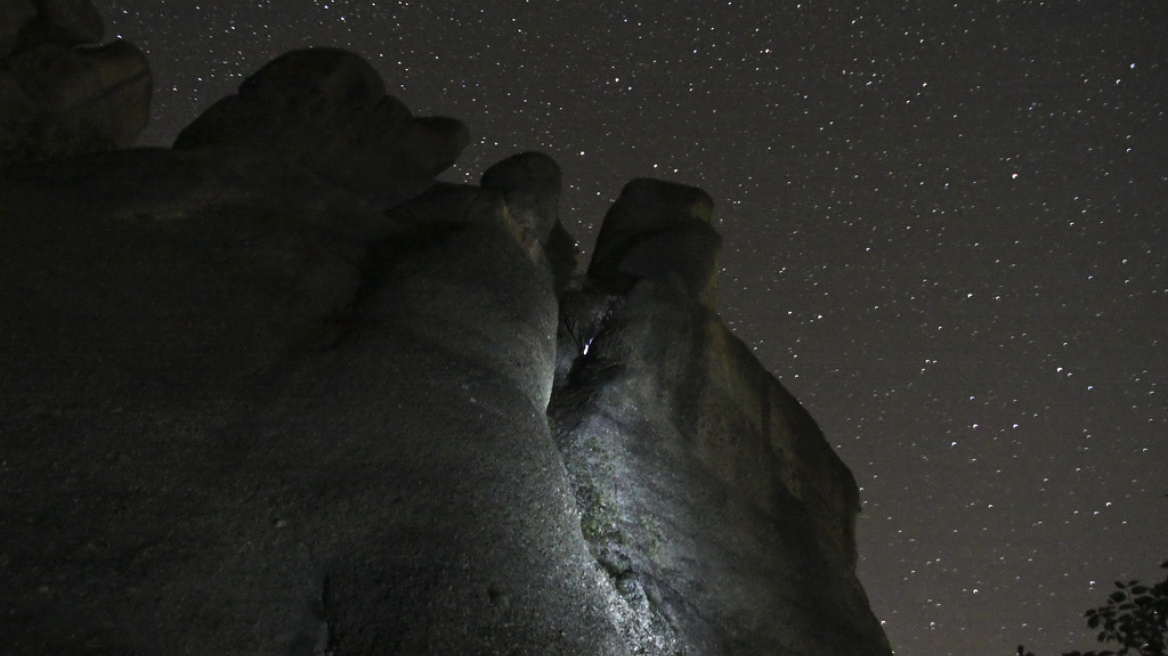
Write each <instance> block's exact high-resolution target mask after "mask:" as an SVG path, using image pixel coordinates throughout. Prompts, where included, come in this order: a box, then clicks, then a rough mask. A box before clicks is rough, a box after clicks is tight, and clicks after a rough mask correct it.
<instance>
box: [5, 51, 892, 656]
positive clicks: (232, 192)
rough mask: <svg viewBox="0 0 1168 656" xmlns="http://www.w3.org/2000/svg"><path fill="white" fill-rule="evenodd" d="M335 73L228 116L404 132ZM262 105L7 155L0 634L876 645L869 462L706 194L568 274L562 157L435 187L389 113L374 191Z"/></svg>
mask: <svg viewBox="0 0 1168 656" xmlns="http://www.w3.org/2000/svg"><path fill="white" fill-rule="evenodd" d="M298 58H300V61H301V64H303V63H304V62H308V64H311V65H308V66H307V69H308V70H311V69H313V66H314V65H316V64H319V65H322V66H324V69H326V72H327V71H331V72H328V73H327V74H324V75H308V76H306V77H305V78H304V79H303V80H302V81H301V84H302V85H303V88H297V82H296V75H297V72H304V71H305V70H306V68H305V66H303V65H301V64H297V63H296V61H297V59H298ZM349 61H350V57H349V56H348V55H345V54H340V53H337V52H335V51H325V52H316V51H314V52H311V53H299V54H296V55H295V56H293V57H292V58H291V60H289V61H285V62H284V64H288V67H287V68H281V67H282V66H283V65H284V64H281V66H276V67H275V68H274V69H272V70H274V71H275V73H276V74H273V75H271V76H266V75H257V76H256V78H253V79H258V81H257V82H255V83H254V88H252V90H251V91H249V92H247V93H241V95H240V96H239V97H237V98H236V100H235V101H233V102H232V103H228V104H227V106H226V109H224V110H222V111H223V112H224V113H223V114H221V115H220V116H221V117H222V116H229V115H233V116H235V117H236V118H238V117H239V116H250V117H251V118H249V119H248V120H253V121H254V123H253V124H254V125H257V126H260V125H263V121H262V120H261V110H262V109H263V108H265V107H267V108H268V109H271V110H273V111H275V113H276V114H275V117H274V119H273V122H274V123H280V122H281V121H283V125H285V126H291V125H295V126H298V127H296V130H307V129H308V127H309V126H312V125H317V124H316V123H314V122H313V121H315V120H316V119H315V118H313V117H319V116H325V115H327V116H331V117H332V118H331V119H329V121H326V122H325V124H327V125H331V124H332V123H330V121H340V122H341V123H344V121H343V120H342V119H343V118H344V116H346V114H345V112H346V111H351V112H353V113H351V114H349V115H347V116H349V117H350V118H354V120H357V119H360V118H361V117H365V119H366V120H367V124H366V127H369V129H384V128H386V125H387V124H386V123H384V122H382V121H381V118H384V117H385V115H384V114H383V113H382V109H378V108H384V107H387V103H388V104H389V105H392V103H390V102H389V101H388V100H386V98H385V97H384V96H383V95H382V94H381V92H380V91H379V87H378V85H377V83H376V82H377V81H376V78H375V76H371V75H369V70H368V69H366V68H362V67H360V66H355V65H350V63H346V62H349ZM313 62H315V63H316V64H312V63H313ZM272 70H269V71H268V72H269V73H271V72H272ZM318 72H319V71H318ZM322 85H323V87H322ZM245 86H247V85H245ZM345 93H349V94H351V102H352V103H353V107H351V108H349V110H346V109H345V108H344V107H343V105H344V104H345V103H344V102H342V100H341V97H342V96H343V94H345ZM248 94H254V96H253V97H251V98H250V99H247V98H245V96H247V95H248ZM322 99H326V100H324V101H322ZM269 101H270V102H269ZM314 108H315V109H314ZM390 109H392V107H390ZM386 111H389V110H386ZM402 111H404V109H403V110H402ZM394 112H396V110H394ZM253 114H254V115H253ZM214 115H215V114H212V113H209V114H208V116H211V117H213V116H214ZM395 115H396V116H399V118H400V117H401V116H407V117H408V112H406V113H405V114H404V115H403V114H401V112H396V114H395ZM290 116H291V118H290ZM216 120H217V119H216ZM214 124H215V121H211V122H209V123H206V124H204V127H206V126H210V125H214ZM245 124H247V122H246V121H243V122H242V123H239V122H236V121H235V120H234V119H233V120H232V121H227V120H226V119H224V121H223V122H222V123H218V125H219V126H220V127H221V128H222V131H216V130H210V129H209V128H208V131H207V132H201V130H202V129H203V128H199V129H193V128H194V126H192V132H190V133H189V134H188V136H187V137H184V139H186V138H189V139H191V140H192V141H190V142H187V146H189V147H185V148H181V149H176V150H167V149H135V150H121V151H112V152H102V153H93V154H88V155H84V156H74V157H69V158H59V159H55V160H53V161H45V162H23V163H21V164H19V165H9V166H6V167H4V168H3V170H2V171H0V217H2V218H3V220H2V221H0V326H2V327H3V330H2V331H0V371H2V372H4V375H3V376H0V500H2V503H3V508H4V512H3V513H0V581H3V585H0V652H2V653H4V654H14V655H17V656H24V655H29V656H40V655H42V654H59V655H62V656H81V655H86V656H89V655H93V654H105V655H110V656H112V655H115V654H116V655H121V654H138V655H141V656H162V655H164V654H222V655H225V656H230V655H233V654H237V655H240V656H243V655H245V654H247V655H254V654H271V655H273V656H275V655H279V656H320V655H322V654H330V655H332V656H358V655H360V656H379V655H386V656H388V655H389V654H421V653H432V654H459V655H461V654H483V655H486V654H550V655H563V656H632V655H633V654H647V655H653V656H675V655H676V654H694V655H698V654H703V655H707V654H708V655H721V654H764V653H765V654H796V653H818V654H827V655H830V656H845V655H846V656H888V655H889V654H890V651H889V649H888V646H887V642H886V641H885V640H884V636H883V634H882V633H881V631H880V628H879V625H878V624H877V623H876V622H875V619H874V618H873V617H872V615H871V612H870V610H869V609H868V606H867V603H866V601H865V599H864V594H863V590H862V589H860V587H859V584H858V582H857V581H856V579H855V575H854V571H853V570H854V565H855V551H854V549H855V543H854V535H853V528H852V526H853V525H852V521H853V518H854V515H855V512H856V510H857V509H858V497H857V492H856V487H855V483H854V481H853V480H852V478H851V475H850V473H849V472H848V470H847V468H846V467H844V466H843V464H842V463H840V462H839V460H838V459H837V458H836V457H835V454H834V452H833V451H832V450H831V448H830V447H829V446H828V445H827V443H826V441H825V440H824V439H823V436H822V435H821V434H820V433H819V431H818V428H816V426H815V423H814V421H812V420H811V418H810V417H809V416H808V415H807V414H806V412H804V411H803V409H802V408H801V407H800V406H799V405H798V403H797V402H796V401H795V399H794V398H792V397H791V395H790V394H788V393H787V392H786V391H785V390H783V389H782V387H781V386H780V385H779V384H778V382H777V381H776V380H775V379H774V378H773V377H772V376H770V374H768V373H767V372H766V371H764V370H763V369H762V367H761V366H760V365H759V364H758V362H757V361H756V360H754V358H753V357H752V356H751V354H750V352H749V350H748V349H747V348H746V347H745V346H744V345H743V344H742V343H741V342H738V341H737V340H736V339H734V338H733V337H732V336H731V335H730V334H729V332H728V331H727V330H726V328H725V326H723V325H722V323H721V321H720V320H719V319H718V317H717V315H716V314H715V313H714V311H713V309H712V305H711V303H712V299H713V287H714V285H715V283H716V276H715V275H714V274H715V273H716V269H713V268H712V266H713V264H714V263H716V257H717V247H718V244H719V241H718V239H717V235H716V233H713V231H712V228H710V227H709V218H710V211H711V207H712V203H711V202H710V200H709V198H708V196H706V195H705V194H704V193H703V192H701V191H700V190H696V189H693V188H689V187H683V186H680V185H673V184H670V183H663V182H657V181H637V182H634V183H632V184H630V186H629V187H627V188H626V190H625V193H624V194H622V196H621V200H620V201H618V203H617V204H616V206H614V208H613V210H612V211H611V212H610V213H609V219H608V220H609V221H610V222H611V223H610V224H608V225H606V226H605V228H604V229H603V230H602V240H601V241H602V244H599V245H598V247H597V249H596V253H597V255H596V256H595V258H597V259H594V261H593V266H592V268H591V269H590V271H591V272H592V274H593V275H592V277H590V278H589V279H586V280H583V281H581V280H573V281H572V284H571V285H570V286H569V289H568V291H566V292H565V293H564V294H563V295H562V296H559V297H558V294H557V290H558V289H559V288H560V287H561V286H563V285H565V284H567V283H566V282H565V280H564V279H565V278H567V276H568V273H567V272H568V271H570V268H571V264H572V263H574V244H573V243H572V240H571V238H570V236H568V235H567V232H566V231H565V230H564V229H563V226H562V225H561V224H560V222H559V220H558V211H557V208H556V203H555V199H556V198H557V197H558V195H559V177H560V173H559V167H558V166H557V165H556V164H555V162H554V161H552V160H551V159H550V158H548V157H547V156H545V155H540V154H536V153H524V154H520V155H517V156H515V157H513V158H509V159H507V160H504V161H503V162H500V163H499V164H497V165H495V166H494V167H492V168H491V169H489V170H488V171H487V172H486V173H485V174H484V175H483V177H482V183H481V184H480V185H455V184H448V183H441V182H438V183H435V182H433V181H432V179H431V176H432V174H433V172H434V170H435V169H436V167H437V164H435V162H440V161H445V160H446V159H449V158H450V157H451V156H452V155H451V152H452V151H451V149H450V146H451V142H450V141H449V140H448V139H447V138H446V137H449V136H450V134H451V133H447V132H442V131H441V130H439V131H437V132H430V131H428V129H429V128H427V127H426V126H427V125H432V123H428V122H427V121H418V120H415V119H408V120H407V119H402V120H400V121H399V122H398V123H395V124H394V125H397V127H398V128H400V129H401V132H400V133H399V134H398V135H397V137H395V138H399V139H400V140H399V141H393V139H391V138H390V136H388V134H384V135H382V136H384V137H385V139H386V140H387V141H386V142H385V143H387V144H390V145H393V144H396V145H393V147H394V148H399V150H398V151H395V152H396V154H394V155H392V156H391V157H390V158H389V159H387V160H381V162H382V163H383V164H385V165H386V166H389V167H390V168H389V169H386V170H383V171H381V172H379V175H380V176H382V177H381V180H382V182H385V183H386V184H388V185H390V186H391V187H392V188H393V191H392V193H388V194H386V193H378V192H376V191H375V190H372V189H371V188H370V187H368V186H363V185H364V184H365V183H370V184H371V181H372V178H361V179H358V178H354V177H351V176H339V177H336V178H333V177H329V176H328V175H326V173H327V171H328V170H327V169H322V168H320V166H321V163H322V162H325V161H333V160H326V159H321V158H320V157H317V155H319V153H312V152H309V151H304V152H299V151H296V150H295V148H294V144H293V143H292V137H293V135H295V134H299V133H298V132H296V130H292V129H291V128H289V131H288V132H282V133H280V135H283V136H282V137H281V138H283V139H286V141H284V142H281V141H280V140H279V139H277V140H276V141H275V145H274V150H271V149H270V150H265V149H263V148H261V147H259V144H250V145H249V144H248V143H241V142H239V141H237V140H236V139H235V138H234V137H232V138H231V139H223V140H219V137H222V136H224V135H227V134H234V133H233V132H232V130H235V129H237V127H233V126H238V125H245ZM196 125H199V124H198V123H197V124H196ZM333 127H334V128H336V129H338V130H342V131H343V130H344V128H343V126H342V127H338V126H336V125H334V126H333ZM200 134H202V135H205V136H206V141H205V142H204V141H200V139H202V137H200V136H199V135H200ZM271 134H273V135H275V134H276V133H274V132H273V133H271ZM360 134H362V133H361V132H359V131H358V132H353V133H351V136H354V138H356V137H357V136H359V135H360ZM409 134H413V135H414V136H412V137H411V136H408V135H409ZM443 134H445V135H446V137H443V136H442V135H443ZM403 135H405V136H403ZM419 135H421V136H419ZM427 135H428V136H427ZM276 136H279V135H276ZM303 136H304V138H305V139H310V138H311V135H309V134H308V133H303ZM196 137H198V138H196ZM333 137H337V133H334V134H333V136H332V137H321V139H322V141H320V142H318V143H319V144H320V145H321V146H322V147H324V148H325V149H326V151H328V149H329V148H335V149H334V150H331V151H328V152H327V153H326V154H328V157H330V158H334V159H335V163H336V164H337V166H338V167H339V169H340V170H348V169H346V168H345V167H346V166H349V165H350V164H353V165H354V166H355V164H354V163H353V162H349V163H346V162H347V160H346V159H345V158H346V157H347V156H350V155H351V156H353V157H356V158H357V160H356V161H358V162H363V163H364V164H366V165H368V164H369V163H370V161H371V160H370V159H369V158H372V157H375V156H376V154H375V153H372V152H369V151H366V150H364V149H363V148H362V147H360V146H353V147H351V148H348V149H346V148H345V147H342V145H341V144H339V143H337V142H334V141H332V140H331V139H332V138H333ZM240 138H241V139H242V138H243V137H242V136H240ZM411 140H412V141H411ZM196 142H199V143H200V144H201V145H198V146H196V145H195V143H196ZM407 142H409V143H408V144H407ZM330 144H331V145H330ZM427 144H428V145H427ZM429 147H432V148H433V149H434V150H433V151H432V152H428V153H427V152H425V149H426V148H429ZM346 153H348V154H349V155H346ZM361 158H366V159H361ZM395 158H396V159H395ZM427 162H429V164H427ZM395 166H396V167H398V168H396V169H394V168H393V167H395ZM357 182H361V184H357ZM407 183H408V184H407ZM393 185H397V186H396V187H394V186H393ZM395 199H396V200H395ZM678 244H683V245H685V244H688V246H686V247H685V248H684V249H682V251H681V252H680V253H677V252H672V251H673V250H674V249H676V248H678ZM654 249H666V250H669V251H671V252H670V253H668V254H667V255H668V256H667V257H666V256H663V254H662V253H658V252H656V251H655V250H654ZM687 255H688V256H692V258H693V259H692V261H690V262H688V263H687V262H686V260H685V257H683V256H687Z"/></svg>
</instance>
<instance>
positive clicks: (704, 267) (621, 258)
mask: <svg viewBox="0 0 1168 656" xmlns="http://www.w3.org/2000/svg"><path fill="white" fill-rule="evenodd" d="M713 206H714V204H713V201H712V200H710V197H709V196H707V195H706V193H705V192H704V191H702V190H701V189H697V188H694V187H687V186H685V185H679V184H675V183H670V182H664V181H660V180H652V179H647V178H646V179H640V180H633V181H632V182H630V183H628V184H627V185H625V188H624V189H623V190H622V191H621V195H620V197H619V198H617V200H616V203H615V204H613V206H612V208H610V209H609V211H608V214H607V215H606V216H605V217H604V223H603V224H602V225H601V228H600V234H599V235H598V236H597V238H596V250H595V251H594V254H593V256H592V262H591V263H590V264H589V266H588V279H589V280H590V281H591V282H592V283H593V284H594V285H596V287H597V288H598V289H602V290H604V291H606V292H609V293H616V294H623V293H625V292H627V291H628V290H629V289H631V288H632V285H633V284H634V283H635V282H636V281H637V280H641V279H648V280H656V281H658V282H662V283H666V282H668V283H669V284H672V285H677V286H679V288H681V289H684V290H685V291H686V293H687V294H689V295H690V296H692V297H694V298H698V299H701V300H702V302H703V303H705V304H706V305H708V306H710V307H713V305H714V303H715V295H716V294H717V285H718V255H719V253H720V252H721V249H722V238H721V237H720V236H719V235H718V233H717V232H716V231H715V230H714V229H713V228H712V227H710V214H711V212H712V211H713Z"/></svg>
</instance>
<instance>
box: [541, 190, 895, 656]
mask: <svg viewBox="0 0 1168 656" xmlns="http://www.w3.org/2000/svg"><path fill="white" fill-rule="evenodd" d="M710 207H711V203H710V200H709V198H708V197H706V195H705V194H704V193H702V192H701V191H700V190H698V189H694V188H691V187H684V186H681V185H675V184H669V183H665V182H659V181H650V180H636V181H633V182H631V183H629V185H628V186H627V187H626V188H625V190H624V192H622V194H621V196H620V198H619V199H618V200H617V202H616V204H615V205H614V206H613V207H612V209H611V210H610V211H609V213H608V216H607V217H606V219H605V223H604V226H603V228H602V230H601V233H600V236H599V239H598V242H597V247H596V253H595V255H594V257H593V260H592V265H591V267H590V268H589V277H588V279H587V280H586V282H585V288H584V289H583V290H579V291H571V292H568V293H567V294H566V295H565V297H564V299H563V304H562V310H561V312H562V319H561V340H560V345H561V357H560V359H559V368H560V371H559V373H558V375H557V381H558V385H557V386H556V389H555V392H554V393H553V400H552V405H551V408H550V409H549V413H548V414H549V417H550V418H551V420H552V425H553V426H554V427H555V435H556V441H557V443H558V444H559V446H560V449H561V451H562V453H563V455H564V460H565V464H566V468H567V471H568V473H569V476H570V478H571V479H572V482H573V486H574V489H575V490H576V495H577V498H578V500H579V504H580V508H581V512H582V519H581V525H582V528H583V533H584V536H585V537H586V538H587V539H588V541H589V546H590V548H591V550H592V553H593V554H594V555H595V556H596V558H597V560H598V562H600V563H601V564H602V565H603V566H604V567H605V569H606V571H607V572H608V573H609V575H610V577H611V578H612V580H613V581H614V585H615V586H616V588H617V589H618V590H619V591H620V592H621V594H622V595H623V596H624V598H625V600H626V601H627V603H628V604H629V605H630V607H631V608H635V609H638V610H639V617H640V619H641V622H642V624H643V625H645V626H649V627H653V631H654V632H655V633H658V634H660V635H663V636H665V637H666V644H668V645H670V646H671V647H672V648H675V649H678V650H680V651H682V652H684V653H701V654H774V653H783V654H786V653H791V654H795V653H806V652H809V651H814V652H816V653H830V654H886V653H888V647H887V645H886V644H885V643H884V642H883V634H882V632H881V631H880V629H879V627H878V625H877V623H876V622H875V620H874V619H873V618H872V617H871V614H870V611H869V610H868V606H867V601H866V597H865V595H864V593H863V590H862V589H861V588H860V586H859V584H858V583H857V581H856V579H855V577H854V575H853V571H854V568H855V561H856V554H855V535H854V525H853V521H854V517H855V514H856V513H857V512H858V511H859V496H858V492H857V490H856V484H855V481H854V480H853V478H852V475H851V473H850V472H849V471H848V469H847V468H846V467H845V466H844V465H843V463H842V462H840V460H839V459H838V458H837V457H836V455H835V453H834V452H833V451H832V450H831V447H830V446H828V444H827V442H826V441H825V440H824V438H823V436H822V434H821V433H820V432H819V429H818V428H817V427H816V425H815V422H814V421H813V420H812V419H811V417H810V416H809V415H808V414H807V413H806V411H804V410H803V408H802V407H801V406H800V405H799V404H798V402H797V401H796V400H795V399H794V398H793V397H792V396H791V395H790V394H789V393H787V391H786V390H784V389H783V387H782V386H781V385H780V384H779V383H778V381H777V380H775V378H774V377H773V376H771V375H770V374H769V373H768V372H766V371H765V370H764V369H763V368H762V367H761V366H760V365H759V363H758V361H757V360H756V359H755V358H754V357H753V356H752V355H751V353H750V351H749V349H747V347H746V346H745V345H744V344H742V342H740V341H739V340H738V339H736V338H734V336H733V335H731V334H730V332H729V331H728V330H727V329H726V327H725V325H724V324H723V323H722V321H721V320H720V319H719V318H718V316H717V314H716V313H715V312H714V310H713V308H712V307H711V306H710V302H711V301H712V299H713V296H714V292H715V288H716V283H717V277H716V263H717V255H718V247H719V244H720V240H719V239H718V237H717V235H716V233H714V231H713V229H712V228H710V227H709V224H708V220H709V213H710ZM606 292H608V293H606ZM614 292H615V293H614Z"/></svg>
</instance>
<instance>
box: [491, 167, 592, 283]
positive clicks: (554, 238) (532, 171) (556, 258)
mask: <svg viewBox="0 0 1168 656" xmlns="http://www.w3.org/2000/svg"><path fill="white" fill-rule="evenodd" d="M562 179H563V173H562V172H561V171H560V166H559V164H556V161H555V160H553V159H552V158H551V157H550V156H548V155H546V154H544V153H537V152H527V153H520V154H518V155H512V156H511V157H508V158H507V159H505V160H503V161H501V162H499V163H497V164H495V165H494V166H492V167H491V168H489V169H487V170H486V172H485V173H483V176H482V181H481V182H480V184H481V185H482V187H483V188H484V189H490V190H493V191H496V192H498V193H499V194H500V195H501V196H502V198H503V202H504V203H506V205H507V211H508V212H510V213H511V217H512V218H513V220H514V221H515V222H516V224H517V225H519V226H522V228H523V230H524V231H525V233H527V234H528V235H530V237H531V238H532V239H534V240H536V241H538V242H539V243H540V245H541V246H542V249H541V251H542V253H543V254H544V255H545V256H546V257H547V258H548V264H549V265H550V266H551V268H552V275H553V277H554V279H555V284H556V293H557V295H558V294H559V293H560V292H562V291H563V290H564V289H566V288H567V286H568V282H569V281H570V280H571V278H572V276H573V275H574V274H575V273H576V240H575V239H573V238H572V236H571V235H570V234H568V231H567V230H566V229H565V228H564V225H563V224H562V223H561V222H560V218H559V217H560V210H559V206H560V185H561V181H562Z"/></svg>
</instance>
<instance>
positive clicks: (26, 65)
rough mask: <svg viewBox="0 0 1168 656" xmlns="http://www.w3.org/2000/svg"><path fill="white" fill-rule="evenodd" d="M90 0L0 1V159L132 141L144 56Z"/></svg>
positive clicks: (144, 115)
mask: <svg viewBox="0 0 1168 656" xmlns="http://www.w3.org/2000/svg"><path fill="white" fill-rule="evenodd" d="M104 29H105V28H104V26H103V25H102V20H101V16H100V15H99V14H98V13H97V10H96V9H94V7H93V5H92V3H90V2H89V0H37V1H36V2H32V1H30V0H0V164H3V163H9V162H17V161H27V160H36V159H45V158H49V157H57V156H63V155H73V154H80V153H88V152H93V151H98V150H108V149H113V148H126V147H129V146H132V145H133V144H134V142H135V141H136V140H137V138H138V135H139V134H140V133H141V131H142V128H144V127H145V126H146V121H147V120H148V119H149V117H150V94H151V85H152V80H151V76H150V68H149V65H148V64H147V62H146V58H145V56H143V55H142V53H141V52H140V51H138V49H136V48H134V47H133V46H131V45H130V44H128V43H126V42H124V41H115V42H113V43H111V44H108V45H105V46H101V47H95V46H93V45H92V44H95V43H97V42H98V41H100V40H101V38H102V34H103V33H104Z"/></svg>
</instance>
